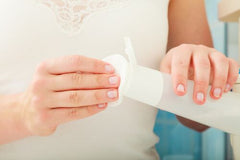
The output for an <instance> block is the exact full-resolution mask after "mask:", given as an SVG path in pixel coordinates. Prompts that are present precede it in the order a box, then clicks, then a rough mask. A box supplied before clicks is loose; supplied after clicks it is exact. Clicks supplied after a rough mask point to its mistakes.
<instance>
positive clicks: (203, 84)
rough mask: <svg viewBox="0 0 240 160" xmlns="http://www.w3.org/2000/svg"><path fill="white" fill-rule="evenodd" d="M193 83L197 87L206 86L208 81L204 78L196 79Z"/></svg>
mask: <svg viewBox="0 0 240 160" xmlns="http://www.w3.org/2000/svg"><path fill="white" fill-rule="evenodd" d="M194 83H195V85H196V86H198V87H205V86H208V84H209V82H208V81H206V80H196V81H195V82H194Z"/></svg>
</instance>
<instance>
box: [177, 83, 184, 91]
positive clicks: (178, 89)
mask: <svg viewBox="0 0 240 160" xmlns="http://www.w3.org/2000/svg"><path fill="white" fill-rule="evenodd" d="M177 91H178V92H185V88H184V86H183V85H182V84H179V85H178V86H177Z"/></svg>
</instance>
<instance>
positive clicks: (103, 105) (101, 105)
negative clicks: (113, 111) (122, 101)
mask: <svg viewBox="0 0 240 160" xmlns="http://www.w3.org/2000/svg"><path fill="white" fill-rule="evenodd" d="M105 106H106V105H105V104H99V105H98V108H104V107H105Z"/></svg>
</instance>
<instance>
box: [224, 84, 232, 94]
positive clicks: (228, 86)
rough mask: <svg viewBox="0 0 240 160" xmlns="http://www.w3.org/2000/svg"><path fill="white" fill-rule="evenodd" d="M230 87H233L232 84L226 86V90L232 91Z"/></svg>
mask: <svg viewBox="0 0 240 160" xmlns="http://www.w3.org/2000/svg"><path fill="white" fill-rule="evenodd" d="M230 89H231V85H230V84H227V85H226V87H225V92H228V91H230Z"/></svg>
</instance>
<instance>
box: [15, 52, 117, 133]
mask: <svg viewBox="0 0 240 160" xmlns="http://www.w3.org/2000/svg"><path fill="white" fill-rule="evenodd" d="M119 83H120V77H119V76H117V75H116V74H114V68H113V67H112V66H111V65H110V64H108V63H106V62H103V61H101V60H96V59H92V58H87V57H83V56H78V55H74V56H65V57H61V58H57V59H52V60H47V61H45V62H42V63H41V64H39V66H38V67H37V69H36V72H35V75H34V78H33V82H32V83H31V85H30V87H29V88H28V90H27V91H26V92H24V93H23V94H21V96H20V97H21V98H20V107H21V113H20V120H22V121H23V122H22V124H24V126H25V128H26V129H27V130H28V132H29V133H30V135H38V136H47V135H50V134H52V133H53V132H54V131H55V130H56V128H57V126H58V125H60V124H62V123H66V122H69V121H73V120H77V119H82V118H85V117H89V116H91V115H94V114H96V113H99V112H101V111H103V110H104V109H105V108H106V107H107V104H108V102H113V101H116V100H117V99H118V90H117V89H118V87H119Z"/></svg>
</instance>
